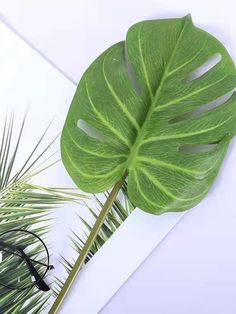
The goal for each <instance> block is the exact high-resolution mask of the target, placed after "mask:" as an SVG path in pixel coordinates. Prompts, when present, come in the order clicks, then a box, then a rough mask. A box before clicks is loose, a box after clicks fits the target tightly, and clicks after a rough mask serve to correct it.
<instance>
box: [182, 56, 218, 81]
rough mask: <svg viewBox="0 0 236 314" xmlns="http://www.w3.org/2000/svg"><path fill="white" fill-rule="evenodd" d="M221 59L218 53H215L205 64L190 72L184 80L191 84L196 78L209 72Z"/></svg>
mask: <svg viewBox="0 0 236 314" xmlns="http://www.w3.org/2000/svg"><path fill="white" fill-rule="evenodd" d="M221 59H222V56H221V54H220V53H215V54H214V55H213V56H211V57H210V58H209V59H208V60H207V61H206V62H205V63H203V64H202V65H201V66H200V67H198V68H197V69H195V70H194V71H192V72H191V73H190V74H189V75H188V76H187V78H186V83H189V82H192V81H193V80H196V79H197V78H199V77H201V76H203V75H204V74H205V73H207V72H208V71H210V70H211V69H212V68H214V66H216V65H217V64H218V63H219V62H220V61H221Z"/></svg>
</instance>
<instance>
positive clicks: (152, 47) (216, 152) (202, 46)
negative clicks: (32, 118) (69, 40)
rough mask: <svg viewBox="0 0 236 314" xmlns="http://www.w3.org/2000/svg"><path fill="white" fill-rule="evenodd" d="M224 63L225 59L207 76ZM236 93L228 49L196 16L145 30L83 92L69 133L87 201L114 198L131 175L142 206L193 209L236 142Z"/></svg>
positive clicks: (70, 159) (69, 149)
mask: <svg viewBox="0 0 236 314" xmlns="http://www.w3.org/2000/svg"><path fill="white" fill-rule="evenodd" d="M216 54H218V55H220V57H221V60H220V61H219V62H218V63H217V64H215V65H214V66H213V67H212V68H210V69H208V70H207V71H206V72H205V73H203V74H201V71H202V65H204V64H205V63H206V62H207V61H209V60H211V58H212V57H213V56H215V55H216ZM195 70H197V71H195ZM197 72H199V73H198V74H197ZM235 85H236V71H235V66H234V64H233V62H232V60H231V58H230V56H229V54H228V53H227V51H226V49H225V48H224V46H223V45H222V44H221V43H220V42H219V41H218V40H217V39H215V38H214V37H213V36H211V35H210V34H208V33H207V32H205V31H203V30H201V29H199V28H197V27H195V26H194V25H193V24H192V21H191V18H190V16H187V17H184V18H180V19H165V20H153V21H144V22H141V23H138V24H135V25H134V26H132V27H131V28H130V29H129V31H128V34H127V38H126V41H125V42H120V43H117V44H115V45H114V46H112V47H110V48H109V49H107V50H106V51H105V52H104V53H103V54H102V55H101V56H99V57H98V58H97V59H96V60H95V62H94V63H93V64H92V65H91V66H90V67H89V68H88V70H87V71H86V72H85V74H84V75H83V77H82V79H81V81H80V83H79V86H78V89H77V91H76V94H75V96H74V99H73V101H72V104H71V107H70V110H69V113H68V116H67V120H66V123H65V126H64V129H63V134H62V140H61V148H62V158H63V162H64V164H65V167H66V169H67V171H68V172H69V174H70V175H71V177H72V178H73V180H74V181H75V183H76V184H77V185H78V186H79V187H80V188H81V189H82V190H84V191H86V192H93V193H97V192H102V191H105V190H108V189H109V188H111V187H112V186H113V185H114V184H115V183H116V182H118V181H119V180H120V179H121V177H122V176H123V175H124V174H125V173H127V177H128V195H129V197H130V199H131V201H132V203H133V204H134V205H136V206H137V207H140V208H142V209H143V210H145V211H148V212H151V213H155V214H160V213H163V212H166V211H182V210H186V209H188V208H191V207H193V206H194V205H196V204H197V203H198V202H199V201H200V200H201V199H202V198H203V197H204V196H205V195H206V193H207V192H208V191H209V189H210V187H211V185H212V183H213V182H214V179H215V177H216V175H217V173H218V171H219V168H220V165H221V163H222V160H223V158H224V156H225V153H226V151H227V147H228V144H229V140H230V138H231V137H232V136H233V135H234V134H235V131H236V98H235V94H234V93H233V94H232V95H231V97H228V98H227V99H226V100H225V101H223V100H222V98H220V97H221V96H224V95H225V94H227V93H229V92H230V91H232V90H233V89H234V87H235ZM215 101H216V103H215ZM217 104H218V105H217ZM211 105H212V106H211ZM80 121H82V123H83V127H80V124H79V125H78V122H80ZM80 123H81V122H80ZM84 128H87V130H84ZM209 144H210V145H209ZM213 144H214V145H213Z"/></svg>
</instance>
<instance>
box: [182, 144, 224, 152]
mask: <svg viewBox="0 0 236 314" xmlns="http://www.w3.org/2000/svg"><path fill="white" fill-rule="evenodd" d="M217 145H218V144H196V145H183V146H180V147H179V152H181V153H183V154H186V155H190V154H200V153H206V152H209V151H211V150H212V149H214V148H215V147H216V146H217Z"/></svg>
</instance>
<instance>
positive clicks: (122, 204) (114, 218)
mask: <svg viewBox="0 0 236 314" xmlns="http://www.w3.org/2000/svg"><path fill="white" fill-rule="evenodd" d="M126 187H127V186H126V184H124V186H123V188H122V192H121V194H122V195H120V197H119V199H117V200H116V201H115V202H114V204H113V206H112V208H111V210H110V212H109V214H108V216H107V218H106V220H105V221H104V223H103V225H102V227H101V229H100V232H99V233H98V236H97V238H96V240H95V241H94V243H93V245H92V247H91V250H90V252H89V253H88V255H87V257H86V259H85V263H87V262H89V261H90V260H91V258H92V257H93V256H94V255H95V254H96V252H97V251H98V250H99V249H100V248H101V247H102V245H103V244H104V243H105V242H106V241H107V240H108V239H109V238H110V237H111V236H112V234H113V233H114V232H115V231H116V230H117V229H118V228H119V227H120V226H121V224H122V223H123V222H124V221H125V219H126V218H127V217H128V216H129V215H130V213H131V212H132V211H133V209H134V206H133V205H132V203H131V202H130V200H129V199H128V197H127V193H126ZM108 196H109V193H108V192H107V193H104V194H103V195H102V196H101V199H102V198H103V200H101V199H100V198H99V197H98V196H95V195H94V199H95V201H96V204H97V205H98V208H97V210H94V209H92V208H91V207H90V206H88V205H87V203H84V205H85V206H86V207H87V209H88V210H89V211H90V212H91V214H92V216H93V218H94V220H96V219H97V217H98V214H99V211H100V210H101V208H102V207H103V205H104V199H105V200H106V199H107V198H108ZM78 218H79V219H80V220H81V221H82V224H83V226H84V237H83V238H82V237H81V236H79V235H78V234H77V233H76V232H75V231H72V235H71V237H70V240H71V245H72V247H73V249H74V252H75V256H76V257H78V255H79V254H80V253H81V251H82V249H83V246H84V244H85V242H86V239H87V237H88V235H89V233H90V232H91V230H92V228H93V222H91V221H87V220H85V219H83V218H82V217H78ZM75 261H76V258H73V259H68V258H65V257H64V256H62V261H61V263H62V265H63V266H64V269H65V273H66V274H67V275H69V273H70V272H71V271H72V268H73V266H74V264H75ZM65 277H66V276H65ZM65 281H66V278H64V279H61V278H56V284H57V285H56V287H55V289H54V294H55V297H57V296H58V295H59V292H60V291H61V289H62V288H63V285H64V283H65Z"/></svg>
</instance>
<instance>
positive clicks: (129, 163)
mask: <svg viewBox="0 0 236 314" xmlns="http://www.w3.org/2000/svg"><path fill="white" fill-rule="evenodd" d="M187 20H188V16H186V18H185V21H184V24H183V27H182V30H181V31H180V34H179V36H178V39H177V41H176V44H175V47H174V49H173V51H172V53H171V55H170V58H169V60H168V63H167V65H166V68H165V70H164V73H163V76H162V79H161V81H160V85H159V87H158V88H157V90H156V94H155V96H154V98H153V101H152V103H151V105H150V108H149V110H148V112H147V114H146V118H145V119H144V122H143V125H142V127H141V128H140V130H139V132H138V135H137V137H136V141H135V142H134V144H133V146H132V147H131V149H130V156H129V158H128V160H127V170H128V171H129V170H132V168H134V164H135V159H136V156H137V155H138V151H139V148H140V143H142V139H143V136H144V134H145V129H146V125H147V123H148V121H149V119H150V117H151V115H152V114H153V111H154V110H155V103H156V100H157V99H158V97H159V94H160V92H161V88H162V86H163V84H164V82H165V79H166V77H167V75H168V70H169V67H170V65H171V62H172V59H173V57H174V54H175V51H176V49H177V46H178V43H179V41H180V38H181V35H182V33H183V31H184V28H185V26H186V21H187Z"/></svg>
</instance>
